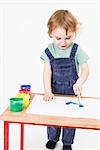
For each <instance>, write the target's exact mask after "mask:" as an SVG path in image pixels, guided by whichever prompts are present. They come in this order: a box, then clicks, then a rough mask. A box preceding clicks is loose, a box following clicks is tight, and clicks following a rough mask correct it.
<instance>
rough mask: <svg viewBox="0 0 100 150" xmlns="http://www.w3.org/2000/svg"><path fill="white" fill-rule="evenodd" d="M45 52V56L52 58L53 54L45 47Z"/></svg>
mask: <svg viewBox="0 0 100 150" xmlns="http://www.w3.org/2000/svg"><path fill="white" fill-rule="evenodd" d="M45 53H46V54H47V56H48V58H49V59H50V60H52V59H54V57H53V55H52V54H51V52H50V51H49V49H48V48H46V49H45Z"/></svg>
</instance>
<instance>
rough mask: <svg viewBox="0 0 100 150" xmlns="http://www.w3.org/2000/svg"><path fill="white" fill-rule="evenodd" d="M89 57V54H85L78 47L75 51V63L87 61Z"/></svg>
mask: <svg viewBox="0 0 100 150" xmlns="http://www.w3.org/2000/svg"><path fill="white" fill-rule="evenodd" d="M88 59H89V56H88V55H87V53H86V52H85V51H84V50H82V49H81V48H80V47H78V51H77V63H78V64H79V65H81V64H84V63H87V61H88Z"/></svg>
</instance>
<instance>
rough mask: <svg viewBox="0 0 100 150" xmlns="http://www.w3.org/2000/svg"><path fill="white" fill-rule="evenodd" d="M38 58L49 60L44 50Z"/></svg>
mask: <svg viewBox="0 0 100 150" xmlns="http://www.w3.org/2000/svg"><path fill="white" fill-rule="evenodd" d="M40 58H41V59H42V60H44V61H48V62H50V60H49V58H48V56H47V55H46V53H45V51H44V52H43V53H42V54H41V56H40Z"/></svg>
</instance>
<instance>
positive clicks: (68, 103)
mask: <svg viewBox="0 0 100 150" xmlns="http://www.w3.org/2000/svg"><path fill="white" fill-rule="evenodd" d="M65 104H66V105H70V104H74V105H78V106H79V107H84V105H83V104H78V103H75V102H71V101H69V102H66V103H65Z"/></svg>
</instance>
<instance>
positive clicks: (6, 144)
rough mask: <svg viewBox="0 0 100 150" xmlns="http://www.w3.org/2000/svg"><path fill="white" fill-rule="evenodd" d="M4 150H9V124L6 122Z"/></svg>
mask: <svg viewBox="0 0 100 150" xmlns="http://www.w3.org/2000/svg"><path fill="white" fill-rule="evenodd" d="M4 150H9V122H7V121H4Z"/></svg>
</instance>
